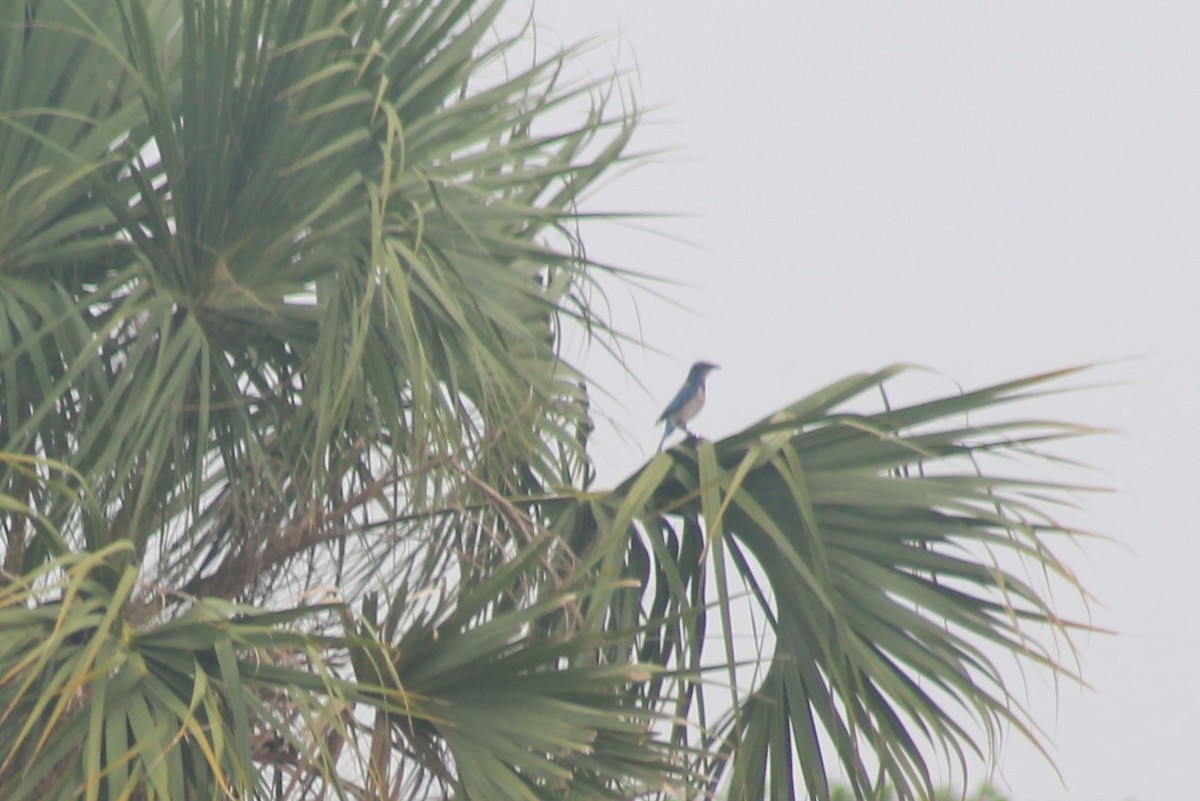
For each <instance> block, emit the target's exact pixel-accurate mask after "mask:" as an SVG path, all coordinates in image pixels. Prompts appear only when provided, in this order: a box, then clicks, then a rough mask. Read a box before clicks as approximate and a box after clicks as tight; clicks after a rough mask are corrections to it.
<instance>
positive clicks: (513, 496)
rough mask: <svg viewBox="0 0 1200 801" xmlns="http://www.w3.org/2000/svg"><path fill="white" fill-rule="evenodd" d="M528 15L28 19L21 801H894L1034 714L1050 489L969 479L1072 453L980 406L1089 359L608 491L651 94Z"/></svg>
mask: <svg viewBox="0 0 1200 801" xmlns="http://www.w3.org/2000/svg"><path fill="white" fill-rule="evenodd" d="M503 6H504V3H503V2H502V0H490V1H486V0H413V2H404V3H398V2H392V1H391V0H353V1H351V0H306V2H299V0H238V1H237V2H233V1H231V0H188V1H187V2H179V0H117V2H113V1H112V0H75V1H74V2H71V3H63V2H60V1H59V0H25V2H23V3H22V2H16V3H7V4H4V5H2V6H0V37H3V46H2V47H0V52H2V53H4V54H5V55H4V57H3V58H0V244H2V246H0V336H2V337H3V341H0V447H2V451H3V453H2V455H0V492H2V493H3V494H2V495H0V502H2V503H3V504H4V508H5V510H6V512H5V514H6V517H4V518H3V536H4V538H3V540H2V541H0V549H2V557H3V572H0V797H2V798H4V799H9V800H11V801H25V800H26V799H34V798H37V799H43V798H44V799H75V798H88V799H96V798H112V799H117V798H138V799H143V798H144V799H183V798H214V799H215V798H228V797H236V798H264V799H265V798H276V797H287V798H295V799H299V798H326V797H339V798H346V797H378V798H385V797H386V798H393V797H412V798H419V797H430V796H435V795H436V796H451V795H453V796H454V797H456V798H462V799H466V798H475V799H481V800H482V799H488V800H489V801H495V800H497V799H530V798H539V799H541V798H546V799H550V798H567V797H570V798H634V797H651V796H656V795H658V796H669V795H675V796H677V795H683V796H702V795H703V794H705V793H708V792H710V791H712V790H713V788H716V787H718V786H720V787H721V788H723V789H722V792H726V793H728V794H729V796H730V797H736V798H762V797H771V798H791V797H794V796H795V794H796V793H798V792H802V788H806V790H807V792H808V793H810V794H812V795H813V796H815V797H818V798H828V797H829V795H830V791H829V785H828V782H827V781H826V771H827V770H828V769H829V767H830V765H831V763H839V764H840V765H841V767H842V769H843V770H844V771H845V773H846V775H847V776H848V777H849V781H850V782H851V783H852V784H853V785H854V787H855V788H856V789H857V790H859V791H860V792H862V793H868V792H872V791H873V788H876V787H878V786H879V785H880V784H883V783H886V784H888V785H891V786H892V787H894V788H896V790H897V791H898V792H899V793H900V794H901V795H903V796H905V797H911V796H913V795H915V794H918V793H921V792H927V791H929V789H930V788H931V785H932V776H931V772H930V769H929V762H928V759H929V757H928V753H929V750H930V749H931V748H936V747H941V748H944V749H948V750H949V751H950V752H951V753H953V754H963V753H965V752H967V751H969V750H976V749H978V750H982V749H983V748H985V747H986V745H987V743H988V741H989V740H992V739H994V738H995V737H996V736H997V735H998V733H999V732H1000V731H1001V730H1002V729H1004V728H1005V727H1008V726H1013V727H1015V729H1016V730H1017V731H1021V732H1031V731H1033V728H1034V727H1033V724H1032V722H1031V721H1030V719H1029V718H1028V716H1026V715H1025V713H1024V712H1023V710H1022V709H1021V707H1020V703H1019V699H1017V698H1015V697H1014V696H1013V695H1012V694H1011V693H1010V692H1009V691H1008V689H1007V686H1006V685H1005V683H1004V681H1003V677H1002V675H1001V673H1000V672H999V670H998V668H997V667H996V665H995V663H994V662H993V661H992V660H991V658H990V657H989V656H988V654H989V651H990V650H994V649H996V648H999V649H1001V650H1003V651H1007V652H1011V653H1015V654H1018V655H1021V656H1024V657H1026V658H1028V659H1029V660H1031V661H1033V662H1037V663H1040V664H1044V665H1048V666H1049V667H1050V668H1051V669H1052V670H1059V669H1061V668H1060V667H1059V666H1058V664H1057V662H1056V660H1055V657H1054V654H1055V651H1054V650H1053V648H1054V645H1053V641H1054V637H1055V636H1057V635H1059V634H1065V633H1067V632H1068V631H1069V630H1070V624H1068V623H1066V622H1064V621H1062V620H1060V619H1059V618H1058V616H1056V615H1055V614H1054V611H1053V610H1052V609H1051V607H1050V606H1049V605H1048V603H1047V601H1046V600H1045V598H1046V597H1047V596H1046V593H1045V592H1044V591H1043V590H1042V589H1041V588H1039V587H1038V586H1035V585H1034V584H1032V583H1031V582H1030V581H1029V580H1027V578H1026V576H1027V573H1026V571H1025V569H1024V567H1022V566H1020V565H1021V564H1023V563H1028V562H1032V563H1033V565H1034V566H1035V568H1036V570H1034V571H1032V572H1035V573H1036V572H1037V571H1044V572H1045V574H1047V575H1049V574H1055V575H1060V576H1062V577H1064V579H1065V580H1066V581H1067V582H1068V583H1071V582H1072V578H1071V574H1070V572H1069V570H1067V568H1066V567H1065V566H1064V565H1063V564H1062V563H1061V562H1059V561H1058V559H1057V558H1056V557H1055V556H1054V551H1053V549H1052V548H1051V547H1050V544H1051V541H1052V540H1053V539H1054V538H1055V537H1056V536H1060V535H1066V534H1070V532H1069V530H1067V529H1065V528H1064V527H1063V526H1060V525H1059V524H1057V523H1056V522H1055V521H1054V520H1053V518H1051V517H1050V516H1049V515H1048V514H1047V512H1046V508H1045V503H1044V498H1045V497H1046V496H1047V495H1049V496H1056V495H1058V494H1060V493H1061V492H1062V491H1063V488H1061V487H1058V486H1054V485H1046V484H1041V483H1038V482H1035V481H1030V480H1027V479H1024V478H1021V477H1020V476H1016V477H1013V476H1000V477H991V476H989V475H987V474H985V473H983V472H982V471H981V466H989V467H990V466H993V465H994V463H993V462H989V461H988V455H989V454H993V453H997V454H1010V453H1021V454H1030V453H1036V452H1037V451H1038V449H1039V448H1041V447H1043V446H1044V445H1045V443H1047V442H1049V441H1052V440H1055V439H1057V438H1062V437H1068V436H1073V435H1075V434H1077V433H1081V430H1080V429H1077V428H1075V427H1071V426H1063V425H1054V424H1038V425H1034V424H1031V423H1027V422H1025V421H1022V420H1019V419H1018V420H1015V421H1013V420H1009V419H1006V418H1001V419H998V420H989V421H988V422H987V423H986V424H981V425H975V424H971V423H968V422H966V420H967V415H968V414H970V415H975V414H977V413H979V412H980V411H981V410H984V409H987V408H988V407H992V406H996V405H1000V404H1005V403H1008V402H1011V401H1015V400H1019V399H1021V398H1022V397H1024V396H1025V395H1028V394H1034V393H1036V392H1039V391H1041V390H1040V386H1041V384H1042V383H1044V382H1046V381H1049V380H1051V379H1053V378H1057V377H1059V376H1057V375H1049V376H1039V377H1034V378H1030V379H1025V380H1021V381H1014V382H1011V383H1007V384H1001V385H998V386H995V387H989V388H985V389H981V390H977V391H973V392H968V393H952V394H950V395H948V396H947V397H944V398H937V399H934V400H931V401H928V402H922V403H916V404H913V405H909V406H894V405H892V404H888V403H882V404H876V405H875V406H874V407H872V406H871V404H869V403H868V399H870V398H872V397H877V396H879V395H881V394H882V393H884V391H885V389H886V388H887V387H889V386H891V385H892V383H893V382H894V381H895V380H897V377H898V375H899V374H900V372H901V371H898V370H885V371H881V372H878V373H874V374H864V375H855V376H851V377H850V378H847V379H845V380H844V381H841V382H838V383H835V384H833V385H831V386H829V387H826V388H824V389H822V390H819V391H817V392H815V393H814V394H812V395H810V396H809V397H807V398H804V399H801V400H799V401H797V402H796V403H794V404H792V405H791V406H789V407H787V408H785V409H783V410H780V411H779V412H778V413H776V414H774V415H772V416H770V417H768V418H766V419H764V420H762V421H760V422H759V423H757V424H755V425H753V426H751V427H749V428H747V429H746V430H745V431H741V432H738V433H736V434H734V435H732V436H730V437H728V438H726V439H724V440H721V441H718V442H695V443H687V444H685V445H684V446H682V447H679V448H676V449H674V450H673V451H672V452H671V454H670V455H669V456H662V457H658V458H656V459H653V460H651V461H650V462H648V463H647V464H646V465H645V466H644V467H643V468H642V469H640V470H638V471H637V472H636V473H635V474H634V475H632V476H630V477H629V478H628V479H627V480H626V481H624V482H622V483H621V484H620V485H619V486H617V487H616V488H614V489H612V490H609V491H603V492H601V491H596V490H594V489H593V488H591V487H590V483H591V468H590V466H589V462H588V446H589V437H590V433H591V430H592V423H591V415H592V411H591V405H590V400H589V386H588V383H587V381H586V380H584V378H583V376H582V375H581V373H580V372H579V371H577V370H575V369H573V368H572V366H571V365H570V364H569V363H568V362H567V361H566V360H565V359H564V358H563V357H562V354H561V352H560V350H559V339H560V332H561V330H562V328H563V326H564V325H572V324H579V325H581V326H583V327H585V328H586V330H588V331H589V332H591V333H592V334H593V335H594V336H596V337H598V338H601V339H603V340H604V341H607V342H612V341H613V340H612V337H613V336H615V335H614V334H613V332H612V331H611V329H610V328H609V327H608V324H607V322H606V321H605V320H603V319H601V318H600V317H599V316H598V315H597V313H596V311H595V309H594V308H593V306H592V301H591V298H592V294H591V284H592V282H593V281H594V277H595V276H596V275H597V274H598V273H601V272H605V273H611V272H614V271H613V270H612V269H611V268H607V267H604V266H603V265H599V264H595V263H592V262H590V261H589V260H588V258H587V256H586V251H585V250H584V249H583V247H582V243H581V242H580V241H579V239H578V233H577V231H578V229H577V224H578V223H579V222H580V221H581V220H582V219H585V218H586V217H587V216H588V213H587V212H585V211H583V210H581V207H580V205H579V203H580V198H581V195H582V193H584V192H585V191H586V189H587V188H588V187H589V186H590V185H592V184H593V183H594V182H595V181H596V180H597V179H598V178H599V177H600V176H602V175H604V174H605V173H606V172H607V171H609V170H611V169H613V168H614V167H615V166H617V165H620V164H621V163H623V162H624V161H625V160H626V159H627V158H628V156H627V153H626V151H627V146H628V143H629V139H630V136H631V135H632V131H633V127H634V123H635V122H636V119H637V114H636V112H635V111H633V110H620V111H614V110H613V107H612V103H611V101H612V100H613V98H614V97H615V96H616V95H615V94H614V93H613V92H612V91H610V89H609V88H608V87H597V86H591V85H584V86H569V85H564V83H563V81H564V78H563V73H562V67H563V64H564V60H565V59H566V58H568V57H569V54H558V55H555V56H553V57H550V58H547V59H545V60H539V61H534V62H532V63H530V64H529V65H528V66H527V67H526V68H524V69H514V68H513V67H512V62H511V59H512V58H514V57H515V56H514V53H515V52H516V51H515V50H514V48H515V46H516V45H517V44H519V43H520V42H522V41H523V38H522V37H523V36H524V34H523V33H521V32H518V33H517V34H515V35H514V36H513V37H512V38H503V37H497V35H496V34H495V31H496V30H497V25H498V19H499V15H500V12H501V10H502V8H503ZM506 59H509V60H508V61H506ZM572 108H574V109H582V110H581V112H580V113H579V114H577V115H576V116H574V117H570V116H569V115H566V116H564V114H565V112H564V109H572ZM564 119H573V120H574V122H573V123H569V122H564ZM618 275H620V273H619V272H618ZM714 367H715V365H711V364H709V363H706V362H700V363H697V364H696V365H695V366H694V367H693V368H692V374H693V376H694V377H695V378H696V379H697V380H699V381H701V382H702V381H703V379H704V376H705V375H707V373H708V372H709V371H710V370H712V369H714ZM997 552H1004V553H1007V554H1009V556H1010V557H1011V560H1005V559H997V560H996V561H994V562H993V561H990V557H989V556H988V554H995V553H997ZM1010 564H1012V565H1014V566H1012V567H1010ZM738 597H741V598H743V599H744V606H745V610H746V611H747V613H748V614H750V615H751V616H752V617H751V618H750V619H751V620H752V621H753V625H754V626H756V627H757V628H756V631H759V632H760V635H761V636H759V637H757V639H756V642H757V647H758V648H759V649H760V650H759V651H757V652H755V653H753V654H751V655H747V654H745V653H744V652H742V651H741V650H739V649H740V648H741V646H740V645H739V643H741V642H743V638H742V635H743V633H744V632H743V631H742V630H741V629H740V628H739V626H740V624H735V621H734V619H733V612H734V610H735V608H736V606H737V604H736V603H735V601H736V599H737V598H738ZM746 625H750V624H746ZM735 629H736V630H735ZM750 657H753V661H754V662H755V663H756V664H757V665H758V667H757V668H756V669H754V670H751V671H749V673H748V672H747V671H746V670H744V669H742V667H740V665H741V664H742V663H744V662H745V660H747V659H749V658H750ZM721 687H723V688H724V690H723V691H721V690H720V689H719V688H721ZM952 709H963V710H966V711H967V714H966V716H965V717H964V716H963V715H962V714H961V713H959V712H956V711H951V710H952ZM967 718H969V720H968V719H967Z"/></svg>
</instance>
